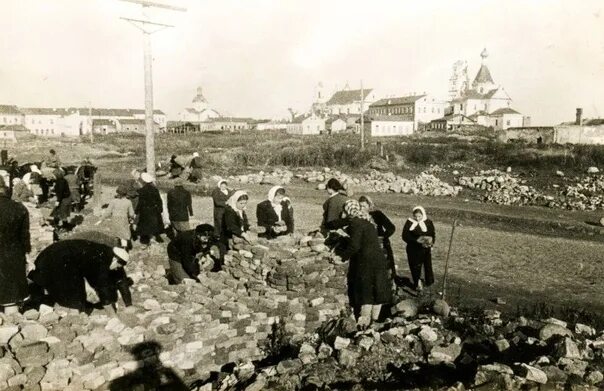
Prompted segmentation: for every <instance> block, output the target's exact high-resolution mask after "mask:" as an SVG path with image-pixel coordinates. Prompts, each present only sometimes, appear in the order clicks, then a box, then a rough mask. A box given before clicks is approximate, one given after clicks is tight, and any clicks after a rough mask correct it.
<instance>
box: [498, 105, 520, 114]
mask: <svg viewBox="0 0 604 391" xmlns="http://www.w3.org/2000/svg"><path fill="white" fill-rule="evenodd" d="M503 114H520V113H519V112H517V111H516V110H514V109H512V108H511V107H504V108H503V109H499V110H495V111H493V112H492V113H491V115H503Z"/></svg>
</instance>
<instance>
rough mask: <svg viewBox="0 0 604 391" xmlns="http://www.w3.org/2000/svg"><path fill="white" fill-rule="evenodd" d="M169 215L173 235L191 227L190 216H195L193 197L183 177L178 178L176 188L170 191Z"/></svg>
mask: <svg viewBox="0 0 604 391" xmlns="http://www.w3.org/2000/svg"><path fill="white" fill-rule="evenodd" d="M168 216H169V218H170V226H171V227H170V229H171V230H172V235H176V234H177V233H179V232H184V231H188V230H190V229H191V227H190V226H189V217H190V216H193V199H192V197H191V193H190V192H189V191H188V190H187V189H185V188H184V186H183V183H182V180H181V179H176V182H175V183H174V188H173V189H171V190H170V191H168Z"/></svg>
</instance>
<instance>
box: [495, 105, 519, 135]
mask: <svg viewBox="0 0 604 391" xmlns="http://www.w3.org/2000/svg"><path fill="white" fill-rule="evenodd" d="M489 120H490V126H492V127H493V129H495V130H505V129H508V128H520V127H522V126H524V117H523V116H522V114H520V113H519V112H517V111H516V110H514V109H511V108H509V107H506V108H503V109H498V110H495V111H494V112H492V113H491V114H490V115H489Z"/></svg>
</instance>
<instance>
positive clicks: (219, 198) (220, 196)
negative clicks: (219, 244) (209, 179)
mask: <svg viewBox="0 0 604 391" xmlns="http://www.w3.org/2000/svg"><path fill="white" fill-rule="evenodd" d="M230 195H231V193H230V191H229V188H228V187H227V181H225V180H224V179H221V180H219V181H218V186H216V188H214V190H213V191H212V201H213V202H214V233H215V234H216V236H220V230H221V229H222V218H223V216H224V208H225V207H226V203H227V201H228V200H229V196H230Z"/></svg>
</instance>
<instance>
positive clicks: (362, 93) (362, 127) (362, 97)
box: [361, 80, 365, 150]
mask: <svg viewBox="0 0 604 391" xmlns="http://www.w3.org/2000/svg"><path fill="white" fill-rule="evenodd" d="M364 103H365V92H364V91H363V80H361V150H365V112H364V111H365V108H364V107H363V106H364Z"/></svg>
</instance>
